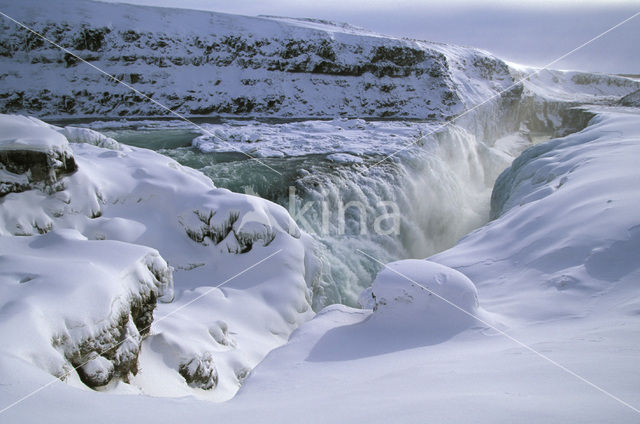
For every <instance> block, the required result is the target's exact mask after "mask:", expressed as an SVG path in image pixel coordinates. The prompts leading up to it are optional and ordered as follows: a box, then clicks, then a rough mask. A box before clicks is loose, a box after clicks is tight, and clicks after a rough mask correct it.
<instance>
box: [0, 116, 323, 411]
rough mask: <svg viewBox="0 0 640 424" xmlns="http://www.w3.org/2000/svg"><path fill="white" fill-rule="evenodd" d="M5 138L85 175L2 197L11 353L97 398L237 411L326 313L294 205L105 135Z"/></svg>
mask: <svg viewBox="0 0 640 424" xmlns="http://www.w3.org/2000/svg"><path fill="white" fill-rule="evenodd" d="M0 128H1V129H2V131H3V134H4V138H3V139H2V143H1V144H0V150H1V149H4V148H5V147H7V148H8V147H11V148H15V147H16V146H17V144H20V143H17V142H16V140H22V142H21V148H24V145H25V142H24V141H25V140H28V141H29V142H30V144H29V148H31V149H32V150H33V151H44V150H46V151H53V152H63V153H64V155H66V156H65V157H66V158H67V160H73V161H74V163H75V164H76V169H75V171H74V172H73V173H68V174H64V175H60V176H59V177H58V179H57V180H56V184H57V185H56V188H55V190H48V189H42V186H41V184H40V183H37V182H36V183H29V182H28V181H27V185H26V186H24V187H23V188H24V190H21V191H20V192H15V191H14V192H9V193H6V194H5V195H4V196H3V197H2V198H0V246H1V249H0V260H1V261H2V263H4V264H5V265H3V266H2V271H0V275H1V277H2V278H1V280H2V290H3V293H4V295H3V297H2V299H3V300H2V305H1V306H0V308H1V310H2V313H3V314H4V315H3V316H4V317H5V319H3V323H4V324H3V330H2V331H3V335H4V334H7V335H11V337H13V338H12V340H11V342H7V343H5V344H4V346H5V348H4V354H5V355H14V354H15V352H16V351H18V350H20V351H25V352H32V353H30V354H29V355H28V358H31V359H29V360H28V362H30V363H32V364H35V365H36V366H38V367H40V368H41V369H43V370H44V371H46V372H48V373H50V374H52V375H55V376H63V375H65V373H68V372H71V373H70V375H71V376H72V378H71V379H72V380H74V379H75V381H77V378H76V377H75V376H76V374H75V373H74V372H72V368H73V367H77V366H79V365H82V366H81V367H80V368H79V376H80V379H81V381H82V382H84V383H86V384H87V385H89V386H91V387H95V386H105V385H107V387H108V388H109V389H113V390H119V391H125V392H131V391H133V392H136V393H146V394H153V395H159V396H164V395H170V396H178V395H190V394H195V395H197V396H202V397H206V398H208V399H213V400H222V399H227V398H229V397H231V396H232V395H233V394H234V393H235V391H236V390H237V389H238V387H239V385H240V384H241V383H242V381H243V380H244V378H245V377H246V376H247V374H248V372H249V371H250V370H251V369H252V368H253V367H254V366H255V365H256V364H257V363H258V362H259V361H260V360H261V359H262V357H263V356H264V355H265V354H266V353H267V352H268V351H270V350H271V349H273V348H275V347H277V346H279V345H281V344H282V343H284V342H285V341H286V340H287V337H288V335H289V333H290V332H291V331H292V330H293V329H295V328H296V327H297V326H298V325H300V324H301V323H302V322H304V321H305V320H307V319H309V318H310V317H311V316H312V315H313V312H312V311H311V307H310V303H311V287H312V285H313V284H314V283H315V279H316V278H317V272H318V266H319V265H318V263H317V260H316V259H315V257H314V254H313V249H314V248H313V246H312V242H311V241H310V239H309V238H308V236H307V235H306V234H304V233H303V232H301V231H300V230H299V229H298V227H297V225H296V224H295V223H294V222H293V221H292V219H291V218H290V217H289V215H288V213H287V212H286V211H285V210H284V209H283V208H282V207H280V206H277V205H275V204H273V203H270V202H267V201H265V200H262V199H259V198H257V197H253V196H247V195H241V194H234V193H231V192H229V191H228V190H224V189H216V188H215V187H214V186H213V184H212V182H211V180H210V179H208V178H206V177H205V176H204V175H202V174H200V173H199V172H197V171H194V170H191V169H189V168H184V167H182V166H181V165H179V164H178V163H176V162H175V161H173V160H171V159H168V158H166V157H164V156H161V155H159V154H157V153H154V152H152V151H149V150H145V149H137V148H131V147H127V146H123V145H119V144H118V143H117V142H116V141H115V140H112V139H109V138H107V137H105V136H102V135H101V134H99V133H96V132H94V131H92V130H88V129H82V128H73V127H66V128H58V127H54V126H50V125H48V124H45V123H43V122H41V121H38V120H37V119H34V118H26V117H22V116H11V115H2V116H0ZM34 146H35V147H34ZM100 146H104V147H100ZM19 147H20V146H19ZM36 147H37V148H36ZM2 151H4V150H2ZM10 171H11V170H4V171H3V173H2V174H0V180H2V181H4V179H6V178H8V177H7V176H9V177H11V178H18V177H19V175H18V174H13V173H12V172H10ZM26 173H27V174H30V171H26ZM147 246H148V247H147ZM160 255H161V256H160ZM163 258H164V259H163ZM165 261H166V262H165ZM263 262H264V263H263ZM218 285H224V287H220V288H217V287H216V286H218ZM174 287H175V300H173V299H174V290H173V289H174ZM69 299H71V300H69ZM157 299H159V300H162V301H164V302H165V303H160V304H158V306H157V307H156V300H157ZM265 299H267V300H268V301H265ZM65 304H67V305H69V307H68V308H65V307H63V308H61V305H65ZM21 305H22V306H21ZM44 317H47V318H46V319H45V318H44ZM48 317H51V322H48V319H49V318H48ZM16 322H22V323H23V324H22V326H24V325H28V326H30V327H34V331H30V332H29V333H28V334H29V337H26V336H25V334H24V333H23V332H22V331H19V330H18V329H19V328H24V327H16V325H17V324H16ZM5 324H6V325H5ZM14 336H15V337H14ZM14 339H15V340H14ZM130 342H131V343H130ZM118 343H120V344H118ZM45 345H46V346H45ZM103 352H104V353H103ZM0 356H2V355H0ZM0 360H2V358H1V357H0ZM85 362H86V364H85ZM78 384H80V383H78Z"/></svg>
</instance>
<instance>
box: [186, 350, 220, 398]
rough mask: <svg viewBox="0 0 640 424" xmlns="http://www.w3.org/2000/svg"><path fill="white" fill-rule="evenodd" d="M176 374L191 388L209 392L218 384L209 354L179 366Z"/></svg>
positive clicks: (216, 374)
mask: <svg viewBox="0 0 640 424" xmlns="http://www.w3.org/2000/svg"><path fill="white" fill-rule="evenodd" d="M178 372H179V373H180V375H181V376H182V377H184V379H185V381H186V382H187V384H189V386H191V387H197V388H200V389H203V390H211V389H214V388H215V387H216V385H217V384H218V371H217V370H216V366H215V363H214V362H213V356H212V355H211V353H209V352H206V353H204V354H202V355H200V356H197V357H195V358H191V359H190V360H189V361H187V362H184V363H182V364H180V365H179V367H178Z"/></svg>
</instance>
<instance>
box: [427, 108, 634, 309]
mask: <svg viewBox="0 0 640 424" xmlns="http://www.w3.org/2000/svg"><path fill="white" fill-rule="evenodd" d="M591 111H592V112H596V113H597V116H596V117H595V118H593V119H592V120H591V122H590V125H589V126H588V127H587V128H586V129H585V130H583V131H581V132H579V133H576V134H572V135H569V136H567V137H564V138H559V139H555V140H552V141H550V142H547V143H544V144H541V145H538V146H535V147H532V148H530V149H528V150H526V151H525V152H524V153H523V154H522V155H521V156H520V157H518V158H517V159H516V160H515V161H514V163H513V165H512V166H511V167H510V168H509V169H507V170H506V171H505V172H504V173H503V174H502V175H501V176H500V177H499V178H498V180H497V181H496V184H495V188H494V191H493V196H492V205H491V206H492V216H493V217H494V218H496V219H495V220H494V221H492V222H490V223H489V224H488V225H486V226H485V227H483V228H481V229H479V230H477V231H475V232H473V233H472V234H470V235H469V236H467V237H465V238H464V239H463V240H462V241H461V242H460V243H459V244H458V245H457V246H456V247H455V248H453V249H450V250H449V251H446V252H443V253H441V254H439V255H436V256H435V257H433V258H432V259H433V260H435V261H438V262H442V263H444V264H447V265H449V266H452V267H454V268H456V269H458V270H460V271H462V272H464V273H465V274H466V275H468V276H469V277H470V278H472V279H473V280H474V282H476V284H477V285H478V286H479V289H480V294H481V296H480V297H481V298H483V297H487V298H495V297H496V292H497V291H499V292H500V293H501V296H500V297H501V298H502V300H501V301H500V302H498V303H496V304H495V305H494V309H497V310H499V311H500V312H503V313H507V314H513V315H514V316H519V317H521V318H524V317H528V318H531V319H542V318H543V317H544V318H550V317H553V316H565V315H571V314H575V315H580V316H582V315H585V314H588V313H589V312H593V313H598V312H603V311H605V310H607V309H608V308H610V307H613V305H616V302H620V301H621V300H620V298H619V297H618V296H623V295H624V294H626V295H629V296H631V297H630V298H628V299H627V300H626V301H624V302H622V303H619V304H617V305H618V307H620V308H622V309H623V310H624V309H628V308H631V309H628V310H629V311H631V310H633V308H634V307H633V306H631V305H633V304H636V303H637V296H636V295H635V294H633V291H629V290H631V288H632V284H633V283H632V282H633V281H634V279H635V278H637V274H638V268H637V263H638V261H637V260H636V259H635V258H636V257H637V252H638V250H637V249H638V247H637V246H638V232H637V227H638V225H639V223H638V219H637V214H636V213H635V208H636V205H637V202H638V198H639V197H640V192H639V189H638V187H640V186H639V185H638V182H639V179H638V178H639V177H638V172H637V167H636V164H635V162H636V160H635V158H637V157H638V154H639V153H640V150H639V148H638V142H637V141H638V138H639V137H640V132H639V128H640V125H639V124H638V123H639V118H638V114H637V110H635V111H634V110H633V109H627V110H624V109H622V110H619V109H606V108H604V109H602V108H601V109H595V108H591ZM480 258H482V259H480ZM507 288H510V290H508V291H506V290H505V289H507ZM610 302H613V303H610ZM599 303H604V304H605V305H606V306H605V305H602V306H596V305H598V304H599ZM525 304H526V307H525ZM625 305H626V306H625Z"/></svg>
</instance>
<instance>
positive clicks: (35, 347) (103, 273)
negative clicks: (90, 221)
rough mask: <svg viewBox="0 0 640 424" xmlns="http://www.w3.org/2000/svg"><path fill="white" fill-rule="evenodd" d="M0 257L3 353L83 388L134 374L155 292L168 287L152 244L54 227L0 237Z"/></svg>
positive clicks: (168, 276)
mask: <svg viewBox="0 0 640 424" xmlns="http://www.w3.org/2000/svg"><path fill="white" fill-rule="evenodd" d="M0 264H2V265H1V266H0V292H1V296H0V299H2V300H1V301H0V311H1V312H0V316H1V317H2V318H1V319H0V323H1V324H0V326H1V329H0V333H1V334H2V337H3V347H2V349H1V351H2V353H3V354H9V355H11V354H13V353H14V352H21V356H22V357H23V358H24V359H25V360H26V361H27V362H29V363H31V364H33V365H35V366H37V367H39V368H41V369H43V370H44V371H46V372H49V373H50V374H52V375H54V376H56V377H60V378H62V379H67V378H69V380H70V381H72V382H73V381H77V379H78V377H79V378H80V380H81V381H82V382H84V383H85V384H87V385H88V386H90V387H95V386H103V385H105V384H107V383H108V382H109V381H110V380H111V379H112V378H114V377H119V378H120V379H122V380H124V381H128V380H129V378H131V377H132V376H133V375H134V374H136V373H137V370H138V353H139V350H140V341H141V338H142V337H143V336H144V335H146V334H148V332H149V329H150V326H151V322H152V320H153V310H154V309H155V306H156V299H157V298H158V297H160V296H163V295H167V294H168V292H169V291H170V290H172V288H173V280H172V273H171V269H170V268H169V267H168V265H167V263H166V262H165V261H164V260H163V259H162V258H161V257H160V255H159V254H158V252H157V251H155V250H153V249H150V248H147V247H143V246H135V245H132V244H128V243H121V242H117V241H100V242H98V241H91V240H87V239H86V238H85V237H84V236H82V235H81V234H80V233H79V232H77V231H75V230H60V231H54V232H51V233H49V234H46V235H42V236H32V237H0ZM62 305H67V306H66V307H64V306H62ZM76 367H77V368H78V370H77V371H78V374H76V373H75V372H74V371H73V369H74V368H76Z"/></svg>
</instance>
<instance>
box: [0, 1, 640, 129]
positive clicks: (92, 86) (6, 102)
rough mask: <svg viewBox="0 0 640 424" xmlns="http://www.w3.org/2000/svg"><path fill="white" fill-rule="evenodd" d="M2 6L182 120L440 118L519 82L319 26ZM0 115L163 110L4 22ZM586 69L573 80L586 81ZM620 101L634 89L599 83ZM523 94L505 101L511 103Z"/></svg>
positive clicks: (175, 13)
mask: <svg viewBox="0 0 640 424" xmlns="http://www.w3.org/2000/svg"><path fill="white" fill-rule="evenodd" d="M41 3H42V2H41V1H39V0H24V1H21V2H11V1H5V0H3V1H2V2H0V5H1V6H2V10H3V12H4V13H6V14H8V15H9V16H11V17H13V18H15V19H17V20H19V21H21V22H24V23H25V24H26V25H27V26H29V27H31V28H33V29H34V30H35V31H37V32H39V33H41V34H43V35H44V36H46V37H48V38H49V39H51V41H53V42H55V43H57V44H58V45H60V46H62V47H64V48H67V49H69V50H70V51H73V52H74V53H76V54H77V55H79V56H80V57H82V58H83V59H84V60H86V61H88V62H89V63H91V64H93V65H95V66H97V67H99V68H101V69H103V70H104V71H106V72H108V73H109V74H111V75H114V76H116V77H117V78H118V79H120V80H123V81H124V82H126V83H128V84H130V85H131V86H133V87H135V88H136V89H137V90H139V91H141V92H142V93H145V94H146V95H148V96H150V97H152V98H153V99H154V100H155V101H157V102H159V103H161V104H162V105H165V106H166V107H168V108H170V109H172V110H174V111H176V112H179V113H182V114H185V115H190V116H192V115H230V114H233V115H253V116H270V117H273V116H280V117H311V116H313V117H335V116H355V117H367V116H369V117H388V116H396V117H411V118H419V119H443V118H446V117H450V116H452V115H455V114H457V113H460V112H461V111H462V110H464V109H465V108H468V107H471V106H473V105H474V104H476V103H479V102H480V101H482V100H484V99H486V98H488V97H490V96H491V95H495V94H496V93H497V92H498V91H501V90H503V89H506V88H507V87H509V86H510V85H511V84H513V82H514V81H515V79H514V75H513V74H512V70H510V68H509V67H508V66H507V64H506V63H505V62H503V61H501V60H500V59H498V58H496V57H494V56H492V55H490V54H488V53H486V52H483V51H479V50H474V49H471V48H460V47H455V46H447V45H443V44H437V43H428V42H422V41H413V40H405V39H396V38H390V37H385V36H381V35H379V34H374V33H370V32H367V31H365V30H362V29H358V28H353V27H350V26H348V25H337V24H332V23H328V22H323V21H314V20H295V19H282V18H266V17H265V18H249V17H242V16H234V15H226V14H220V13H209V12H201V11H187V10H178V9H162V8H151V7H138V6H129V5H122V4H119V5H114V4H106V3H98V2H90V1H82V0H63V1H57V2H56V6H55V7H42V6H41ZM0 68H1V69H2V71H1V74H0V111H2V112H4V113H15V112H24V113H28V114H31V115H36V116H48V117H51V116H94V117H101V118H103V117H105V116H111V117H117V116H145V115H167V110H165V109H162V108H161V107H159V106H158V105H157V104H154V103H151V102H149V101H148V100H145V99H144V98H143V97H142V96H140V95H139V94H137V93H135V92H133V91H131V90H130V89H128V88H126V87H124V86H121V85H119V84H118V83H117V82H116V81H113V80H110V79H109V77H107V76H105V75H103V74H101V73H99V72H98V71H96V70H95V69H93V68H91V67H89V66H87V65H86V64H83V63H81V62H79V61H78V60H77V59H76V58H74V57H73V56H72V55H69V54H68V53H65V52H64V51H62V50H60V49H59V48H57V47H55V46H53V45H51V44H49V43H48V42H46V41H43V40H42V39H40V38H38V37H37V36H36V35H34V34H33V33H30V32H29V31H27V30H25V29H24V28H20V27H18V26H17V25H16V24H14V23H13V22H11V21H9V20H7V19H4V18H3V19H2V21H0ZM589 78H591V77H590V76H589V74H580V73H576V74H575V75H573V76H571V79H572V80H573V81H574V82H575V83H576V84H582V83H583V82H584V81H586V80H588V79H589ZM601 78H602V79H603V80H606V81H604V82H605V83H606V84H609V85H614V86H615V85H617V86H619V87H618V90H617V91H619V93H612V92H611V89H610V90H609V93H608V94H609V95H611V94H614V95H615V94H617V95H623V94H626V93H627V92H629V91H631V90H630V88H631V87H632V86H637V84H636V85H634V84H633V83H631V82H630V81H629V80H627V79H625V78H619V77H618V78H616V77H605V76H603V77H601ZM518 95H519V93H518V90H517V89H516V90H514V91H512V92H508V93H505V95H504V97H505V98H506V99H508V98H512V97H514V96H515V97H518Z"/></svg>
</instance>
